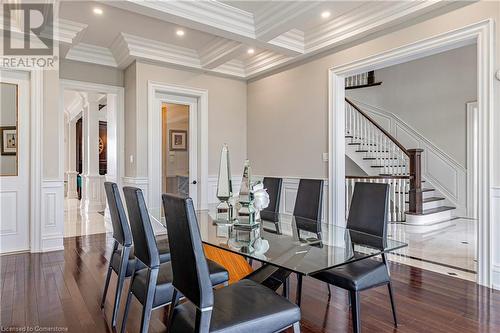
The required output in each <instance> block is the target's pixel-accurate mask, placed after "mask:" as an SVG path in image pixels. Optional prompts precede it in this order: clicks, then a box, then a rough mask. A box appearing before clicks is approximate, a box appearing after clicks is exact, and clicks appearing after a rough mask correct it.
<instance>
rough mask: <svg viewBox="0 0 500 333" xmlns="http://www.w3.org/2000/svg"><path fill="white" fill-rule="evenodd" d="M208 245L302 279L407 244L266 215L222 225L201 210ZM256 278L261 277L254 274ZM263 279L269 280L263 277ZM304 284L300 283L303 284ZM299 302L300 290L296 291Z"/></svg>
mask: <svg viewBox="0 0 500 333" xmlns="http://www.w3.org/2000/svg"><path fill="white" fill-rule="evenodd" d="M197 217H198V225H199V228H200V234H201V239H202V242H203V243H204V244H207V245H210V246H214V247H216V248H219V249H222V250H225V251H230V252H232V253H235V254H239V255H242V256H244V257H246V258H249V259H252V260H257V261H260V262H262V263H263V264H264V265H263V266H262V267H266V266H268V265H271V266H274V267H276V268H281V269H285V270H287V271H290V272H294V273H297V277H298V278H299V279H300V280H301V279H302V277H303V276H309V275H312V274H314V273H317V272H320V271H323V270H328V269H331V268H334V267H338V266H342V265H345V264H347V263H350V262H354V261H358V260H363V259H367V258H370V257H375V256H378V255H381V254H383V253H387V252H391V251H395V250H398V249H400V248H403V247H405V246H407V244H406V243H403V242H399V241H396V240H392V239H387V238H385V239H384V238H382V237H377V236H374V235H370V234H366V233H363V232H359V231H354V230H350V229H346V228H343V227H339V226H335V225H331V224H326V223H321V222H318V221H315V220H309V219H305V218H301V217H298V216H291V215H285V214H274V213H268V212H266V213H265V214H262V217H261V218H260V219H258V221H257V222H258V223H256V224H255V225H248V224H245V219H244V218H242V219H240V220H239V221H233V222H231V223H229V222H228V221H227V220H218V219H217V218H216V214H215V211H214V210H208V211H198V212H197ZM252 275H253V276H257V275H258V272H257V274H255V272H254V273H252ZM262 279H265V277H263V278H262ZM300 285H301V283H300ZM297 296H298V303H300V290H298V295H297Z"/></svg>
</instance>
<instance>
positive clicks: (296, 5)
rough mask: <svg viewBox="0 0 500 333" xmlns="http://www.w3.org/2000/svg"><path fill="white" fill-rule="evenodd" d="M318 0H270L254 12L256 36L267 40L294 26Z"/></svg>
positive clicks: (318, 3) (317, 4)
mask: <svg viewBox="0 0 500 333" xmlns="http://www.w3.org/2000/svg"><path fill="white" fill-rule="evenodd" d="M320 4H321V2H320V1H296V2H288V1H271V2H269V3H268V4H267V5H265V6H264V7H263V8H262V9H260V10H259V11H258V12H257V13H255V35H256V38H257V39H259V40H261V41H264V42H267V41H270V40H271V39H274V38H276V37H278V36H280V35H282V34H283V33H285V32H287V31H289V30H291V29H293V28H294V26H295V24H296V23H297V20H298V19H299V18H300V17H301V16H303V15H304V14H305V13H307V12H309V11H310V10H312V9H314V8H316V7H318V6H319V5H320Z"/></svg>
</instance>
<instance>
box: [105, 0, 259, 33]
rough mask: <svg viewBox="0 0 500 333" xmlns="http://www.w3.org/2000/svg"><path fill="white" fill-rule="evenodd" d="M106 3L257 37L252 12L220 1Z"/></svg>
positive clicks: (131, 0) (212, 29) (194, 25)
mask: <svg viewBox="0 0 500 333" xmlns="http://www.w3.org/2000/svg"><path fill="white" fill-rule="evenodd" d="M105 3H106V5H109V6H114V7H118V8H122V9H126V10H129V11H133V12H137V13H140V14H142V15H146V16H150V17H154V18H157V19H160V20H164V21H168V22H173V23H176V24H183V25H186V26H188V27H192V28H194V29H199V30H202V31H206V32H209V33H214V34H216V35H219V36H222V37H224V35H225V34H228V33H229V34H232V35H239V36H244V37H247V38H252V39H254V38H255V29H254V19H253V15H252V14H251V13H248V12H246V11H243V10H240V9H238V8H235V7H232V6H229V5H226V4H224V3H222V2H218V1H141V0H124V1H106V2H105ZM207 29H208V30H207ZM221 33H222V34H221Z"/></svg>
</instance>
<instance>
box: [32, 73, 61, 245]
mask: <svg viewBox="0 0 500 333" xmlns="http://www.w3.org/2000/svg"><path fill="white" fill-rule="evenodd" d="M30 81H31V86H30V112H31V119H30V121H31V138H30V140H31V147H30V149H31V152H30V159H31V160H30V165H31V172H30V173H31V186H30V196H31V208H30V213H31V217H30V248H31V252H41V251H42V239H41V238H42V230H41V226H42V214H41V210H42V170H43V109H44V108H43V106H44V100H43V90H44V89H43V88H44V87H43V86H44V82H43V71H30ZM63 133H64V132H63Z"/></svg>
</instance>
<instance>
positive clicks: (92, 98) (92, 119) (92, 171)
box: [80, 93, 103, 213]
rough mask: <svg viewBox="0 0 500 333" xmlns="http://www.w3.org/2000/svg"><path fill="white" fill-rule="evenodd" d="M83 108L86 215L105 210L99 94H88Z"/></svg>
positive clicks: (83, 199)
mask: <svg viewBox="0 0 500 333" xmlns="http://www.w3.org/2000/svg"><path fill="white" fill-rule="evenodd" d="M86 97H87V98H86V101H85V103H84V108H83V117H82V119H83V135H82V138H83V143H84V144H83V152H84V154H83V176H82V187H83V188H82V202H81V206H80V207H81V209H82V211H83V212H84V213H94V212H98V211H101V210H102V209H103V205H102V190H101V176H99V102H98V100H99V94H96V93H88V94H87V96H86Z"/></svg>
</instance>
